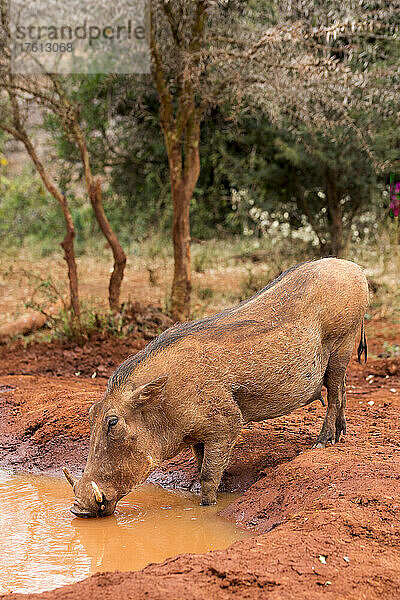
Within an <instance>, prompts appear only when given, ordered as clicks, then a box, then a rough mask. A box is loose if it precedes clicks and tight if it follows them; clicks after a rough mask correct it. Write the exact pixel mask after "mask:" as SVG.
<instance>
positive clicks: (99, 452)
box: [63, 375, 168, 517]
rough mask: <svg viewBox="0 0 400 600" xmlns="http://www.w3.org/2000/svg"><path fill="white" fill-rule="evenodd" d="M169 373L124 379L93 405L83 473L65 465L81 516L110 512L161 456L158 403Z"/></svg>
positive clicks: (73, 509)
mask: <svg viewBox="0 0 400 600" xmlns="http://www.w3.org/2000/svg"><path fill="white" fill-rule="evenodd" d="M167 380H168V376H167V375H163V376H162V377H159V378H157V379H156V380H154V381H151V382H150V383H147V384H144V385H140V386H138V387H136V388H135V387H134V385H133V384H132V382H129V380H128V381H126V382H124V384H123V385H120V386H117V387H116V389H110V390H107V392H106V394H105V396H104V398H103V399H102V400H101V401H100V402H97V403H96V404H94V405H93V406H92V407H91V409H90V411H89V421H90V429H91V434H90V446H89V455H88V459H87V462H86V466H85V470H84V472H83V475H82V478H81V479H79V480H76V479H75V478H74V477H73V476H72V475H71V474H70V473H69V471H68V470H67V469H65V468H64V469H63V470H64V474H65V476H66V478H67V480H68V481H69V483H70V484H71V485H72V487H73V490H74V493H75V500H74V504H73V506H72V507H71V512H72V513H73V514H74V515H76V516H78V517H106V516H108V515H111V514H112V513H113V512H114V510H115V506H116V504H117V502H118V501H119V500H120V499H121V498H122V497H123V496H125V495H126V494H128V493H129V492H130V491H131V490H132V488H134V487H135V486H136V485H139V484H140V483H142V482H143V481H145V479H146V478H147V477H148V475H149V474H150V473H151V472H152V471H153V470H154V469H155V467H156V466H157V464H158V463H159V461H160V456H161V446H160V436H159V435H157V423H156V421H157V418H156V417H157V415H156V414H154V412H155V411H154V408H155V406H156V405H158V404H159V402H160V401H161V400H162V398H163V397H164V389H165V385H166V383H167Z"/></svg>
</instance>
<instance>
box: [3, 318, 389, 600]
mask: <svg viewBox="0 0 400 600" xmlns="http://www.w3.org/2000/svg"><path fill="white" fill-rule="evenodd" d="M371 330H372V331H373V333H374V335H372V334H371ZM369 338H370V339H369V348H370V352H371V354H372V355H375V356H377V355H378V354H379V353H381V352H382V351H383V348H382V345H383V341H385V340H387V341H388V343H389V344H393V343H395V342H396V340H397V343H399V338H400V335H399V332H398V331H394V330H393V329H392V328H391V326H390V325H389V324H385V323H376V324H373V328H372V325H371V326H370V327H369ZM135 344H136V347H135V348H134V349H132V347H129V345H128V344H127V343H126V342H124V341H115V340H114V341H112V342H111V341H106V342H103V343H100V342H92V343H91V344H88V345H87V346H86V348H85V347H84V348H83V349H80V348H77V347H72V348H71V347H66V346H64V347H63V346H62V345H61V344H58V345H57V344H55V345H54V344H53V345H46V346H44V345H40V346H33V347H31V348H28V349H27V350H24V349H23V348H22V347H20V346H15V347H13V348H11V349H10V348H9V347H8V348H3V349H2V351H1V353H0V373H1V374H4V375H2V376H1V377H0V417H1V418H0V441H1V448H0V464H1V465H3V466H4V465H7V466H12V467H15V468H18V469H20V470H21V469H23V470H36V471H38V470H43V471H46V472H54V471H59V469H60V467H61V466H62V465H64V464H67V465H68V466H70V467H72V469H71V470H72V471H74V470H79V469H80V468H81V467H82V466H83V464H84V460H85V453H86V449H87V442H88V424H87V417H86V414H87V410H88V407H89V406H90V404H91V403H92V402H93V401H94V400H95V399H97V398H100V397H101V395H102V393H103V392H104V389H105V384H106V380H105V379H104V378H100V377H96V378H95V379H91V378H90V377H83V375H84V374H85V375H92V373H93V372H95V371H96V373H97V374H98V375H103V374H104V375H109V373H110V371H111V370H112V369H113V368H114V366H115V365H116V364H117V363H118V362H120V360H122V359H123V358H125V357H126V355H127V354H129V353H131V352H132V350H133V351H136V350H137V349H138V347H139V346H140V345H142V344H143V342H141V341H140V340H136V342H135ZM102 366H103V367H104V369H100V367H102ZM77 371H80V372H81V375H80V376H75V375H74V373H75V372H77ZM11 372H12V373H14V374H13V375H10V373H11ZM49 372H50V373H52V374H56V375H59V377H51V376H49V375H48V373H49ZM21 373H30V375H22V374H21ZM370 375H373V377H369V376H370ZM367 377H368V379H366V378H367ZM2 386H3V387H2ZM8 388H12V389H8ZM7 389H8V391H7ZM324 412H325V409H324V408H323V407H322V406H321V405H320V404H319V403H318V402H316V403H314V404H313V405H310V406H309V407H307V408H304V409H302V410H299V411H296V412H295V413H292V414H291V415H288V416H287V417H282V418H280V419H276V420H273V421H269V422H264V423H257V424H250V425H248V426H247V427H246V428H245V429H244V430H243V434H242V438H241V440H239V442H238V444H237V445H236V447H235V450H234V452H233V455H232V459H231V461H230V464H229V467H228V469H227V471H226V474H225V475H224V478H223V482H222V489H225V490H243V491H244V490H247V491H245V493H244V494H243V496H241V497H240V498H239V499H238V500H237V501H236V502H234V503H233V504H231V505H230V506H229V507H228V508H226V509H225V510H223V511H222V513H221V514H222V515H223V516H224V517H225V518H229V519H231V520H234V521H236V522H238V523H239V524H242V525H243V526H245V527H247V528H249V529H251V530H252V531H253V532H254V537H252V538H250V539H246V540H243V541H241V542H238V543H236V544H234V545H233V546H231V547H230V548H228V549H226V550H221V551H218V552H212V553H208V554H205V555H188V554H186V555H181V556H178V557H175V558H171V559H168V560H167V561H165V562H164V563H162V564H158V565H149V566H148V567H146V568H145V569H144V570H143V571H140V572H137V573H106V574H99V575H95V576H93V577H90V578H88V579H86V580H85V581H83V582H81V583H78V584H74V585H72V586H66V587H63V588H60V589H58V590H55V591H52V592H46V593H44V594H42V597H43V600H47V599H48V600H50V599H51V600H56V599H59V598H60V599H61V598H63V599H64V598H74V599H75V598H76V599H80V598H91V597H96V598H98V599H103V598H110V599H111V598H126V599H128V598H130V599H136V598H154V599H158V598H159V599H171V598H182V599H189V598H190V599H194V598H196V599H203V598H204V599H207V600H208V599H209V598H218V599H219V598H232V596H233V595H234V594H235V596H236V597H237V598H265V597H266V596H267V595H268V597H271V598H277V599H278V598H279V599H285V598H288V599H289V598H290V599H291V600H293V599H297V598H322V597H324V598H335V599H337V598H354V599H356V598H357V599H360V598H362V599H369V598H380V599H386V598H387V599H393V598H396V597H399V596H400V569H399V562H400V533H399V531H400V529H399V526H400V520H399V508H400V487H399V477H400V476H399V473H400V452H399V443H400V442H399V431H398V424H399V416H400V360H399V358H390V357H389V358H373V359H372V360H371V361H370V362H369V363H368V364H367V365H366V366H365V365H358V364H357V363H356V362H355V361H354V360H353V361H352V362H351V365H350V368H349V375H348V411H347V415H348V419H347V420H348V433H347V436H346V440H345V443H339V444H337V445H336V446H334V447H329V448H327V449H325V450H311V449H310V448H311V446H312V444H313V442H314V441H315V438H316V436H317V434H318V432H319V429H320V427H321V425H322V420H323V416H324ZM152 480H153V481H158V482H160V483H162V484H163V485H168V486H175V487H181V488H182V487H183V488H186V489H196V487H197V485H198V477H197V474H196V472H195V468H194V464H193V460H192V459H191V456H190V453H188V452H187V453H183V454H182V455H180V456H179V457H176V458H175V459H173V460H172V461H170V462H169V463H167V464H165V465H164V466H163V468H162V469H160V470H159V471H157V472H156V473H154V474H153V476H152ZM31 596H32V598H33V596H34V595H28V596H25V595H24V596H22V595H21V596H19V595H12V596H9V597H8V598H10V600H11V598H13V599H15V598H21V599H22V598H23V599H24V600H26V599H27V598H30V597H31ZM4 598H6V597H4Z"/></svg>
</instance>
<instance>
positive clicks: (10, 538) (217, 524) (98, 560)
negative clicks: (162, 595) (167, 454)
mask: <svg viewBox="0 0 400 600" xmlns="http://www.w3.org/2000/svg"><path fill="white" fill-rule="evenodd" d="M233 499H234V496H233V495H232V494H221V495H220V497H219V502H218V506H214V507H201V506H199V505H198V504H199V497H198V496H194V495H192V494H186V493H185V494H184V493H175V492H169V491H167V490H164V489H162V488H160V487H158V486H155V485H150V484H146V485H144V486H141V487H140V488H138V489H137V490H136V491H134V492H132V493H131V494H129V496H126V498H124V499H123V500H121V502H120V503H119V504H118V507H117V511H116V513H115V515H113V516H111V517H106V518H103V519H77V518H75V517H74V516H73V515H72V514H71V513H70V512H69V507H70V505H71V502H72V497H71V489H70V487H69V486H68V484H67V482H66V481H64V480H63V479H58V478H56V477H45V476H34V475H10V474H7V473H5V472H4V471H0V593H4V592H7V591H8V592H11V591H14V592H31V591H43V590H48V589H52V588H54V587H59V586H61V585H65V584H67V583H72V582H74V581H78V580H80V579H83V578H84V577H86V576H88V575H89V574H90V573H95V572H96V571H115V570H120V571H128V570H137V569H141V568H142V567H144V566H145V565H147V564H148V563H149V562H159V561H162V560H164V559H165V558H167V557H169V556H174V555H175V554H178V553H181V552H207V551H208V550H214V549H217V548H224V547H226V546H228V545H229V544H231V543H232V542H234V541H236V540H238V539H241V538H243V537H244V536H245V535H246V533H245V532H243V531H241V530H239V529H238V528H236V527H234V526H233V525H232V524H230V523H228V522H226V521H224V520H223V519H221V518H220V517H218V516H217V514H216V512H217V511H218V510H221V508H223V507H224V506H226V505H227V504H229V503H230V502H232V501H233Z"/></svg>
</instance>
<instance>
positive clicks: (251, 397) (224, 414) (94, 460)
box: [64, 258, 368, 517]
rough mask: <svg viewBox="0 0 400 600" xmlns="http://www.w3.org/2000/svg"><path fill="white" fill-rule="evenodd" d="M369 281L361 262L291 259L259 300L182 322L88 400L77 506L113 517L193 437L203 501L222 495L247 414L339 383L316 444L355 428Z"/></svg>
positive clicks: (84, 512) (267, 411) (298, 401)
mask: <svg viewBox="0 0 400 600" xmlns="http://www.w3.org/2000/svg"><path fill="white" fill-rule="evenodd" d="M367 305H368V285H367V280H366V278H365V276H364V274H363V272H362V271H361V269H360V268H359V267H358V266H357V265H355V264H354V263H351V262H348V261H345V260H339V259H335V258H324V259H322V260H317V261H314V262H306V263H303V264H300V265H296V266H295V267H292V268H291V269H289V270H288V271H286V272H284V273H282V274H281V275H280V276H279V277H278V278H277V279H275V281H273V282H272V283H270V284H269V285H267V287H265V288H264V289H263V290H261V291H260V292H258V293H257V294H255V295H254V296H253V297H252V298H250V300H247V301H245V302H242V303H241V304H239V305H238V306H236V307H234V308H231V309H228V310H225V311H223V312H221V313H219V314H216V315H213V316H211V317H205V318H204V319H200V320H199V321H193V322H188V323H181V324H177V325H174V326H173V327H171V328H170V329H168V330H167V331H165V332H164V333H162V334H161V335H160V336H159V337H158V338H157V339H155V340H153V341H152V342H151V343H150V344H149V345H148V346H146V348H144V349H143V350H141V351H140V352H139V353H138V354H136V355H135V356H131V357H129V358H128V359H127V360H126V361H125V362H124V363H122V365H120V366H119V367H118V368H117V370H116V371H115V372H114V373H113V375H112V376H111V377H110V379H109V381H108V386H107V390H106V393H105V395H104V397H103V399H102V400H100V401H99V402H97V403H96V404H94V405H93V406H92V407H91V409H90V411H89V419H90V425H91V436H90V448H89V456H88V459H87V463H86V467H85V470H84V473H83V476H82V478H81V479H80V480H77V481H76V480H75V479H74V478H73V477H72V476H71V475H70V474H69V473H68V471H67V470H66V469H65V471H64V472H65V474H66V476H67V479H68V480H69V482H70V483H71V484H72V485H73V488H74V492H75V501H74V504H73V507H72V508H71V510H72V512H73V513H74V514H75V515H77V516H80V517H95V516H106V515H110V514H112V513H113V512H114V510H115V506H116V504H117V502H118V501H119V500H120V499H121V498H122V497H123V496H124V495H126V494H127V493H128V492H129V491H130V490H132V488H133V487H134V486H137V485H138V484H140V483H142V482H143V481H144V480H145V479H146V478H147V477H148V475H149V474H150V473H151V472H152V471H153V470H154V469H155V468H156V467H157V466H158V465H160V464H161V463H162V462H163V461H164V460H167V459H170V458H172V457H173V456H175V455H176V454H178V453H179V452H180V451H181V450H182V449H183V448H185V447H186V446H191V447H192V449H193V453H194V456H195V458H196V461H197V464H198V468H199V471H200V482H201V503H202V504H204V505H208V504H215V502H216V498H217V489H218V486H219V483H220V481H221V477H222V474H223V471H224V469H225V467H226V465H227V462H228V459H229V455H230V452H231V450H232V447H233V446H234V444H235V441H236V440H237V438H238V435H239V433H240V430H241V428H242V427H243V424H244V423H247V422H249V421H263V420H264V419H273V418H274V417H280V416H281V415H285V414H288V413H290V412H292V411H293V410H295V409H296V408H299V407H301V406H306V405H307V404H309V403H310V402H313V401H314V400H318V399H320V400H322V396H321V389H322V387H323V386H325V387H326V388H327V392H328V407H327V412H326V417H325V420H324V423H323V426H322V430H321V433H320V434H319V436H318V439H317V442H316V447H317V448H320V447H325V446H326V444H327V443H328V442H330V443H332V444H333V443H335V441H338V440H339V437H340V435H341V433H345V432H346V421H345V407H346V392H345V374H346V368H347V365H348V362H349V360H350V357H351V354H352V351H353V348H354V343H355V338H356V335H357V331H358V330H359V328H360V327H361V341H360V344H359V347H358V358H359V360H360V357H361V355H362V353H363V352H364V353H365V360H366V357H367V348H366V339H365V333H364V314H365V310H366V307H367Z"/></svg>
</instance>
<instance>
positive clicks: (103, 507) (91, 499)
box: [63, 468, 117, 518]
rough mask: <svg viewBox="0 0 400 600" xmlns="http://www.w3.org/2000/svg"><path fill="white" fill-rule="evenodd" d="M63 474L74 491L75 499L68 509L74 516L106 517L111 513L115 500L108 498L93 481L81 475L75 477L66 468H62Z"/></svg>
mask: <svg viewBox="0 0 400 600" xmlns="http://www.w3.org/2000/svg"><path fill="white" fill-rule="evenodd" d="M63 471H64V475H65V477H66V479H67V481H68V483H69V484H70V485H71V486H72V488H73V490H74V493H75V500H74V503H73V505H72V506H71V508H70V510H71V512H72V514H73V515H75V516H76V517H82V518H88V517H108V516H109V515H112V514H113V512H114V510H115V506H116V504H117V500H116V499H115V500H114V499H108V498H107V497H106V495H105V493H104V492H103V491H102V490H101V489H100V488H99V486H98V485H97V483H96V482H95V481H89V480H87V479H86V478H84V477H82V478H81V479H75V478H74V477H73V476H72V475H71V473H70V472H69V471H68V469H66V468H64V469H63Z"/></svg>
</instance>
